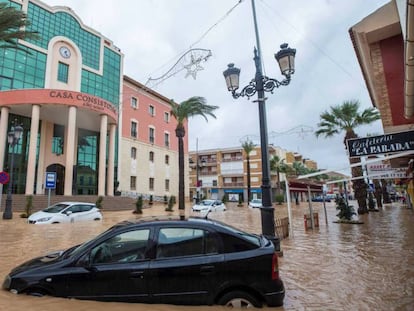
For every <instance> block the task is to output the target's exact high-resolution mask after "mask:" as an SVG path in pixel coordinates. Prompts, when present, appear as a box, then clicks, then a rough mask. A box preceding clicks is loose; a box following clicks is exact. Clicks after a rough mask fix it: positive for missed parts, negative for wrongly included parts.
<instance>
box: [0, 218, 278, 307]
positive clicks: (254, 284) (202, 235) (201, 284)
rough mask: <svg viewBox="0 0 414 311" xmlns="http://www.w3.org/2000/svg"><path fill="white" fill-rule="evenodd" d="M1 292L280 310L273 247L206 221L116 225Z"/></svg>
mask: <svg viewBox="0 0 414 311" xmlns="http://www.w3.org/2000/svg"><path fill="white" fill-rule="evenodd" d="M3 289H5V290H8V291H11V292H13V293H16V294H20V293H26V294H31V295H35V296H43V295H51V296H57V297H67V298H77V299H87V300H99V301H121V302H139V303H157V304H164V303H165V304H183V305H214V304H219V305H225V306H229V307H253V306H254V307H261V306H262V305H263V304H265V305H267V306H269V307H271V306H281V305H283V299H284V295H285V289H284V285H283V282H282V280H281V279H280V277H279V270H278V256H277V253H276V252H275V248H274V245H273V243H272V242H271V241H270V240H268V239H267V238H265V237H264V236H261V235H255V234H250V233H246V232H243V231H240V230H238V229H236V228H233V227H231V226H228V225H226V224H224V223H222V222H218V221H213V220H209V219H205V218H199V217H191V218H184V219H182V218H178V217H177V218H175V217H173V218H167V217H163V218H154V217H151V218H149V219H140V220H134V221H124V222H121V223H119V224H117V225H115V226H113V227H111V228H110V229H108V230H107V231H105V232H103V233H102V234H100V235H99V236H97V237H95V238H94V239H92V240H90V241H88V242H85V243H83V244H81V245H78V246H74V247H72V248H69V249H67V250H65V251H59V252H55V253H50V254H47V255H45V256H42V257H38V258H34V259H32V260H29V261H27V262H25V263H23V264H21V265H19V266H17V267H16V268H14V269H13V270H12V271H11V272H10V273H9V274H8V275H7V276H6V278H5V280H4V282H3Z"/></svg>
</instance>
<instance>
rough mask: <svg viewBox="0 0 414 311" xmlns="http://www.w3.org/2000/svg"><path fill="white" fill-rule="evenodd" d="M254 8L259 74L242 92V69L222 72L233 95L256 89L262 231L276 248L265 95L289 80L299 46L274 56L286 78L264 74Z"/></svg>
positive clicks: (257, 68) (253, 6)
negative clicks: (279, 79) (280, 79)
mask: <svg viewBox="0 0 414 311" xmlns="http://www.w3.org/2000/svg"><path fill="white" fill-rule="evenodd" d="M251 3H252V11H253V20H254V28H255V34H256V45H257V48H255V49H254V58H253V59H254V63H255V67H256V75H255V78H254V80H252V81H250V83H249V84H248V85H247V86H245V87H244V88H243V89H242V90H241V91H240V92H239V93H237V92H236V91H237V90H238V89H239V76H240V69H239V68H236V67H234V64H229V65H228V68H227V69H226V70H225V71H224V72H223V75H224V77H225V79H226V84H227V89H228V90H229V91H230V92H231V93H232V95H233V97H234V98H239V97H240V96H247V98H248V99H249V98H250V97H252V96H253V95H255V94H256V93H257V103H258V106H259V121H260V148H261V154H262V185H261V189H262V206H263V207H262V208H261V209H260V214H261V222H262V233H263V235H264V236H266V237H267V238H269V239H270V240H272V242H273V243H274V245H275V248H276V250H277V251H280V240H279V237H277V236H276V235H275V220H274V208H273V205H272V189H271V184H270V166H269V151H268V135H267V120H266V98H265V92H271V93H273V90H274V89H275V88H278V87H280V86H282V85H284V86H286V85H288V84H289V83H290V78H291V75H292V74H293V73H294V72H295V69H294V60H295V54H296V50H295V49H291V48H289V47H288V45H287V44H286V43H285V44H282V45H281V46H280V47H281V50H280V51H279V52H278V53H276V54H275V58H276V60H277V61H278V63H279V67H280V71H281V73H282V74H283V75H284V76H285V79H284V80H282V81H278V80H276V79H272V78H268V77H266V76H263V70H262V62H261V53H260V41H259V32H258V28H257V20H256V9H255V5H254V0H252V2H251Z"/></svg>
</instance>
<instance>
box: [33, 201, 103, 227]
mask: <svg viewBox="0 0 414 311" xmlns="http://www.w3.org/2000/svg"><path fill="white" fill-rule="evenodd" d="M90 220H102V213H101V211H100V210H99V208H97V207H96V205H95V204H93V203H87V202H59V203H56V204H53V205H51V206H49V207H47V208H45V209H44V210H41V211H38V212H35V213H33V214H31V215H30V216H29V218H28V219H27V222H28V223H29V224H37V225H39V224H59V223H73V222H79V221H90Z"/></svg>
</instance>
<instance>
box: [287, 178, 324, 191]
mask: <svg viewBox="0 0 414 311" xmlns="http://www.w3.org/2000/svg"><path fill="white" fill-rule="evenodd" d="M288 182H289V190H290V191H294V192H306V193H307V192H308V186H309V187H310V191H311V192H316V193H322V192H323V185H322V183H318V182H315V181H313V180H312V181H311V180H308V179H300V180H298V179H288Z"/></svg>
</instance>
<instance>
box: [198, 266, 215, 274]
mask: <svg viewBox="0 0 414 311" xmlns="http://www.w3.org/2000/svg"><path fill="white" fill-rule="evenodd" d="M200 272H201V275H208V274H212V273H214V266H202V267H201V268H200Z"/></svg>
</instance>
